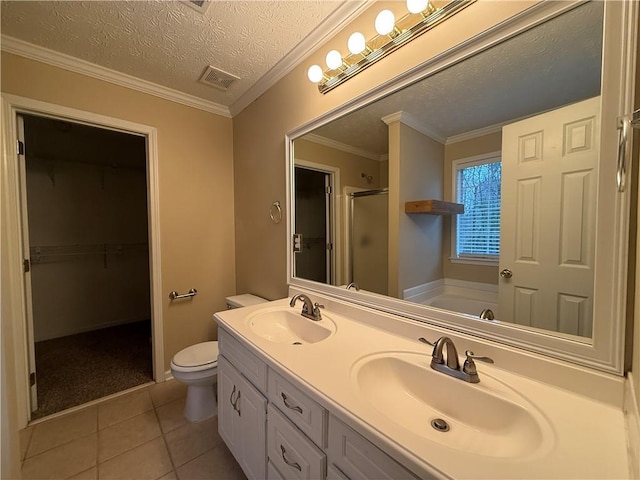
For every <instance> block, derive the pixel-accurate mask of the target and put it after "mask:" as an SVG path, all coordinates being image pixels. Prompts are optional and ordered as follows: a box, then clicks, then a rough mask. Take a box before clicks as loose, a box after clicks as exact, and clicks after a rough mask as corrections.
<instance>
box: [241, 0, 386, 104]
mask: <svg viewBox="0 0 640 480" xmlns="http://www.w3.org/2000/svg"><path fill="white" fill-rule="evenodd" d="M375 1H376V0H350V1H347V2H344V3H343V4H342V5H341V6H340V7H338V8H337V9H336V10H334V11H333V13H331V15H329V16H328V17H327V18H326V19H325V20H324V21H323V22H322V23H320V24H318V26H317V27H316V28H315V29H313V31H312V32H311V33H310V34H309V35H307V36H306V37H305V38H304V39H303V40H302V41H301V42H300V43H299V44H298V45H296V46H295V47H294V48H293V49H292V50H291V51H290V52H289V53H288V54H287V55H285V56H284V57H283V58H282V59H281V60H280V61H279V62H278V63H276V64H275V66H274V67H273V68H272V69H271V70H269V71H268V72H267V73H266V74H264V75H263V76H262V77H261V78H260V80H258V81H257V82H256V83H255V84H253V85H252V86H251V87H250V88H249V89H248V90H247V91H246V92H245V93H243V94H242V95H241V96H240V98H239V99H238V100H236V102H234V103H233V105H231V107H230V111H231V115H232V116H236V115H237V114H238V113H240V112H241V111H242V110H244V109H245V108H246V107H248V106H249V104H251V102H253V101H254V100H256V99H257V98H258V97H260V95H262V94H263V93H265V92H266V91H267V90H269V89H270V88H271V87H272V86H274V85H275V84H276V82H278V81H279V80H280V79H281V78H282V77H284V76H285V75H286V74H288V73H289V72H291V70H293V69H294V68H295V67H297V66H298V65H299V64H301V63H302V62H303V61H304V60H305V59H306V58H308V57H309V55H311V54H312V53H313V52H314V51H316V50H317V49H318V47H319V46H320V45H322V44H323V43H325V42H326V41H327V40H329V39H330V38H333V37H334V36H335V35H336V34H337V33H338V32H339V31H340V30H342V29H343V28H344V27H345V26H347V25H348V24H349V23H350V22H351V21H352V20H353V19H355V18H356V17H358V16H359V15H360V14H361V13H362V12H364V11H365V10H366V9H367V8H369V6H370V5H372V4H373V3H375ZM305 78H306V77H305Z"/></svg>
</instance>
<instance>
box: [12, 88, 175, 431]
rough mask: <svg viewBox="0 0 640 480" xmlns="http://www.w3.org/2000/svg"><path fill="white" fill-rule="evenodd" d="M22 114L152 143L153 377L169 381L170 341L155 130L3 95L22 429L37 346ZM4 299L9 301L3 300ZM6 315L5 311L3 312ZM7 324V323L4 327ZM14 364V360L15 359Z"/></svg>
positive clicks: (149, 154)
mask: <svg viewBox="0 0 640 480" xmlns="http://www.w3.org/2000/svg"><path fill="white" fill-rule="evenodd" d="M18 114H28V115H37V116H41V117H50V118H56V119H62V120H68V121H72V122H75V123H84V124H88V125H91V126H96V127H100V128H106V129H110V130H118V131H122V132H124V133H131V134H136V135H141V136H143V137H145V139H146V150H147V152H146V153H147V161H146V164H147V166H146V168H147V199H148V204H147V218H148V230H149V271H150V278H151V285H150V290H151V320H152V321H151V333H152V349H153V353H152V362H153V378H154V380H155V381H163V380H164V376H165V372H164V343H163V319H162V301H161V299H162V281H161V273H162V270H161V265H162V264H161V258H160V257H161V249H160V201H159V176H158V142H157V130H156V128H155V127H151V126H148V125H142V124H139V123H134V122H129V121H127V120H122V119H119V118H114V117H108V116H105V115H100V114H96V113H92V112H87V111H84V110H78V109H74V108H69V107H63V106H60V105H55V104H52V103H47V102H41V101H39V100H34V99H30V98H26V97H20V96H17V95H11V94H5V93H3V94H2V111H1V120H2V127H1V135H2V143H3V145H4V147H3V149H2V156H1V158H0V171H1V172H2V176H1V178H2V184H1V188H0V205H2V212H1V213H2V219H3V228H4V229H6V233H5V234H4V235H5V238H6V241H4V242H2V243H1V244H0V249H2V250H3V251H2V255H1V257H2V259H3V260H6V263H5V264H4V265H3V266H2V277H1V278H2V282H3V283H4V282H7V283H8V284H9V286H10V288H9V289H5V288H3V290H5V291H7V290H8V291H7V293H6V294H5V293H3V297H4V295H7V300H9V305H10V307H9V308H10V315H11V317H10V318H8V319H3V324H4V323H5V322H9V323H10V324H11V330H12V333H13V335H12V338H11V339H8V341H9V342H11V343H12V344H13V347H14V348H13V349H12V351H8V352H6V357H5V359H3V360H7V361H8V363H9V364H11V363H13V365H14V368H15V375H16V394H17V402H18V428H24V427H26V426H27V424H28V422H29V420H30V419H31V411H30V410H31V408H30V399H29V391H30V387H29V381H28V378H29V351H30V349H31V348H33V346H30V345H29V344H28V341H29V336H28V328H27V321H28V320H27V304H26V301H27V297H26V288H25V278H24V272H23V264H22V260H23V259H24V258H27V257H26V256H25V255H27V254H28V252H24V247H23V244H22V242H23V231H22V226H21V225H22V220H21V218H22V217H21V215H22V213H21V198H20V195H21V192H20V172H19V170H20V169H19V163H18V152H17V144H16V143H17V142H16V139H17V116H18ZM3 300H4V298H3ZM3 313H4V312H3ZM3 326H4V325H3ZM11 360H13V362H12V361H11Z"/></svg>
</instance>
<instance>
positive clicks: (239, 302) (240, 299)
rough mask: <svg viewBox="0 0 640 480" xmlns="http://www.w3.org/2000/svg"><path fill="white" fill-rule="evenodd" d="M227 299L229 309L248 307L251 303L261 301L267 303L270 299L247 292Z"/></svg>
mask: <svg viewBox="0 0 640 480" xmlns="http://www.w3.org/2000/svg"><path fill="white" fill-rule="evenodd" d="M226 300H227V309H231V308H240V307H248V306H249V305H257V304H259V303H266V302H268V301H269V300H266V299H264V298H262V297H258V296H257V295H252V294H250V293H245V294H243V295H233V296H232V297H227V298H226Z"/></svg>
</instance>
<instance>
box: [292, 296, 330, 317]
mask: <svg viewBox="0 0 640 480" xmlns="http://www.w3.org/2000/svg"><path fill="white" fill-rule="evenodd" d="M298 300H302V301H303V302H304V305H302V312H300V314H301V315H302V316H303V317H306V318H310V319H311V320H313V321H314V322H318V321H320V320H322V315H321V314H320V309H321V308H324V305H320V304H319V303H317V302H316V303H313V302H312V301H311V299H310V298H309V297H307V296H306V295H304V294H302V293H298V294H296V295H294V296H293V297H291V302H289V305H290V306H291V307H295V305H296V302H297V301H298Z"/></svg>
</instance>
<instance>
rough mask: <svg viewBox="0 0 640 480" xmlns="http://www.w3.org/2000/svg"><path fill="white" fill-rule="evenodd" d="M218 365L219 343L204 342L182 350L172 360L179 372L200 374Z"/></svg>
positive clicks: (173, 367)
mask: <svg viewBox="0 0 640 480" xmlns="http://www.w3.org/2000/svg"><path fill="white" fill-rule="evenodd" d="M217 364H218V342H215V341H214V342H202V343H197V344H195V345H191V346H190V347H187V348H185V349H183V350H180V351H179V352H178V353H176V355H175V356H174V357H173V360H171V368H172V369H173V370H175V371H177V372H199V371H202V370H207V369H210V368H214V367H216V366H217Z"/></svg>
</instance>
